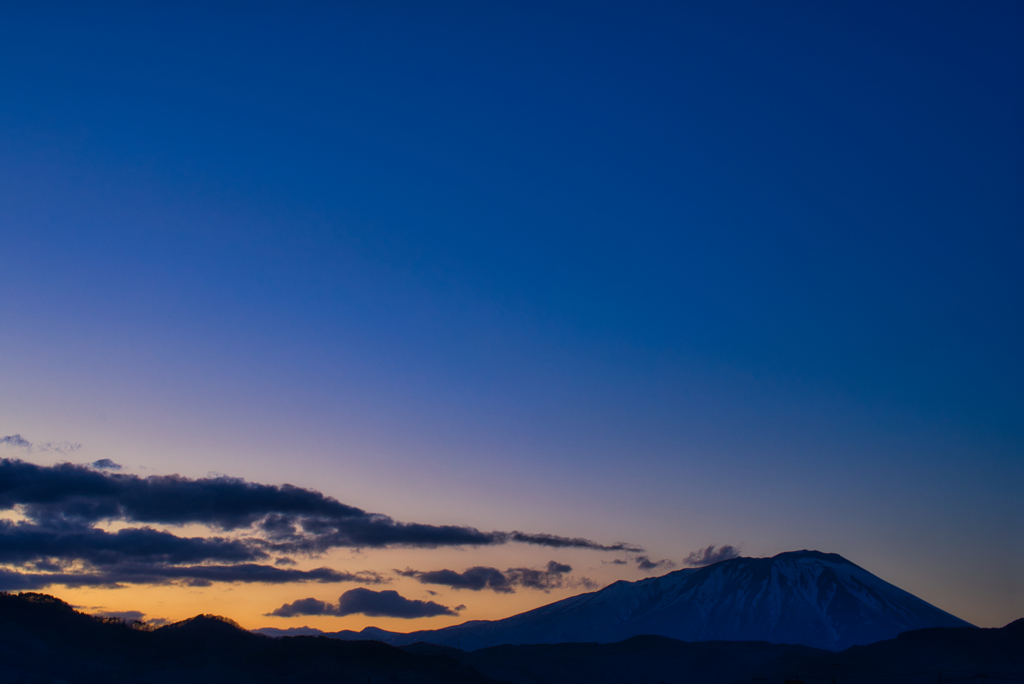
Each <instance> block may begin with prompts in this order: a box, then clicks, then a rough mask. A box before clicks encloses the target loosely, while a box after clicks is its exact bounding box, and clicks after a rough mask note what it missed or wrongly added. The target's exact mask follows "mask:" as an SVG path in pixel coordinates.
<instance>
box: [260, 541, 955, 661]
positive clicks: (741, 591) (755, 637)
mask: <svg viewBox="0 0 1024 684" xmlns="http://www.w3.org/2000/svg"><path fill="white" fill-rule="evenodd" d="M925 627H970V624H969V623H967V622H964V621H963V620H961V619H960V618H958V617H955V616H953V615H950V614H949V613H947V612H945V611H943V610H940V609H939V608H936V607H935V606H933V605H931V604H929V603H927V602H925V601H922V600H921V599H919V598H917V597H916V596H914V595H912V594H910V593H908V592H906V591H904V590H902V589H900V588H898V587H895V586H893V585H892V584H889V583H888V582H886V581H884V580H882V579H880V578H878V577H876V576H875V575H873V574H871V573H870V572H868V571H867V570H865V569H863V568H861V567H860V566H858V565H855V564H854V563H851V562H850V561H848V560H846V559H845V558H843V557H842V556H840V555H839V554H835V553H821V552H820V551H790V552H787V553H780V554H778V555H777V556H773V557H772V558H733V559H731V560H726V561H722V562H720V563H715V564H713V565H708V566H706V567H703V568H688V569H685V570H677V571H675V572H670V573H668V574H667V575H662V576H661V577H651V578H648V579H644V580H640V581H637V582H615V583H614V584H611V585H609V586H607V587H605V588H604V589H601V590H600V591H595V592H591V593H587V594H580V595H578V596H573V597H571V598H567V599H563V600H561V601H556V602H555V603H551V604H548V605H546V606H541V607H540V608H536V609H534V610H531V611H528V612H526V613H520V614H519V615H513V616H512V617H508V618H505V619H503V620H491V621H487V620H477V621H473V622H466V623H463V624H461V625H454V626H452V627H445V628H443V629H437V630H424V631H420V632H412V633H409V634H401V633H397V632H386V631H384V630H381V629H377V628H375V627H367V628H366V629H364V630H363V631H362V632H351V631H344V632H335V633H328V634H325V636H331V637H334V638H336V639H377V640H380V641H383V642H385V643H389V644H393V645H396V646H397V645H403V644H410V643H414V642H416V641H425V642H429V643H433V644H440V645H443V646H454V647H456V648H460V649H464V650H469V651H472V650H476V649H480V648H487V647H489V646H498V645H503V644H557V643H568V642H573V643H579V642H600V643H614V642H618V641H622V640H625V639H628V638H630V637H633V636H640V635H645V634H657V635H660V636H667V637H672V638H673V639H680V640H683V641H768V642H771V643H776V644H802V645H804V646H811V647H814V648H825V649H829V650H833V651H838V650H842V649H844V648H847V647H849V646H852V645H854V644H870V643H874V642H876V641H881V640H883V639H892V638H894V637H895V636H896V635H897V634H900V633H901V632H905V631H907V630H912V629H921V628H925ZM258 631H260V632H262V633H265V634H269V635H272V636H284V635H286V634H289V632H283V631H281V630H272V629H267V630H258Z"/></svg>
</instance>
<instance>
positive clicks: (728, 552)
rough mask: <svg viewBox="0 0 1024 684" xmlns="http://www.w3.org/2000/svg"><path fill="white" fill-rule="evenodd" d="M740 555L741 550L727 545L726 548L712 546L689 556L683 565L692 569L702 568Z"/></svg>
mask: <svg viewBox="0 0 1024 684" xmlns="http://www.w3.org/2000/svg"><path fill="white" fill-rule="evenodd" d="M739 555H740V550H739V549H738V548H736V547H735V546H730V545H729V544H726V545H724V546H717V547H716V546H715V545H714V544H712V545H711V546H708V547H707V548H703V549H697V550H696V551H694V552H693V553H691V554H690V555H689V556H687V557H686V558H684V559H683V565H687V566H689V567H691V568H702V567H704V566H705V565H711V564H712V563H719V562H721V561H724V560H729V559H730V558H736V557H737V556H739Z"/></svg>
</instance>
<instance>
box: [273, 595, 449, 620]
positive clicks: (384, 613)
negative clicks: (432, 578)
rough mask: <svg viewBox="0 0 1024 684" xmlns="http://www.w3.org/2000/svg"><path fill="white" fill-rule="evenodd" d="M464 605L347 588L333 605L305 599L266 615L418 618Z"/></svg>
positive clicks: (287, 604) (442, 612)
mask: <svg viewBox="0 0 1024 684" xmlns="http://www.w3.org/2000/svg"><path fill="white" fill-rule="evenodd" d="M464 608H465V606H458V607H457V608H448V607H447V606H442V605H441V604H439V603H434V602H433V601H419V600H416V599H407V598H405V597H404V596H402V595H401V594H399V593H398V592H397V591H391V590H384V591H373V590H371V589H363V588H358V589H350V590H348V591H346V592H345V593H344V594H342V595H341V596H340V597H339V598H338V603H337V605H334V604H330V603H327V602H325V601H320V600H318V599H315V598H305V599H299V600H298V601H294V602H293V603H286V604H284V605H283V606H281V607H280V608H278V609H277V610H274V611H272V612H270V613H267V615H270V616H276V617H295V616H297V615H335V616H342V615H356V614H361V615H369V616H370V617H395V618H405V619H413V618H421V617H434V616H437V615H458V611H460V610H462V609H464Z"/></svg>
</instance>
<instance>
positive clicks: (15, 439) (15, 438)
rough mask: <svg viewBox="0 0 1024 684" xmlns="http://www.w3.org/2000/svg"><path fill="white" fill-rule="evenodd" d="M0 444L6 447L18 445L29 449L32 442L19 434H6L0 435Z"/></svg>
mask: <svg viewBox="0 0 1024 684" xmlns="http://www.w3.org/2000/svg"><path fill="white" fill-rule="evenodd" d="M0 444H3V445H4V446H8V447H18V448H22V449H31V448H32V442H30V441H28V440H27V439H25V438H24V437H22V436H21V435H7V436H6V437H0Z"/></svg>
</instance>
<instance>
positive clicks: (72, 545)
mask: <svg viewBox="0 0 1024 684" xmlns="http://www.w3.org/2000/svg"><path fill="white" fill-rule="evenodd" d="M14 437H17V436H16V435H12V436H10V437H9V438H5V439H8V442H9V443H12V444H14V443H18V442H17V440H15V439H14ZM18 439H19V440H20V439H21V438H20V437H18ZM23 441H24V440H23ZM117 467H118V466H117V464H116V463H113V462H112V461H110V460H109V459H101V460H99V461H96V462H94V463H93V464H92V465H91V466H84V465H75V464H70V463H61V464H57V465H53V466H39V465H34V464H31V463H26V462H24V461H20V460H17V459H0V511H3V510H17V511H18V513H19V514H20V515H21V516H23V518H24V519H23V520H20V521H18V522H13V521H10V520H3V519H0V564H9V565H11V564H13V565H17V566H19V568H20V570H22V571H24V572H25V575H24V577H22V578H21V579H17V578H15V577H13V576H12V574H11V572H9V571H8V572H7V574H6V575H5V576H4V582H6V583H7V585H8V586H13V587H15V588H17V587H19V586H24V587H25V588H27V587H29V586H31V587H39V586H48V585H49V584H65V585H68V586H72V585H73V586H113V585H122V584H125V583H136V584H137V583H163V582H170V581H181V582H188V583H193V584H195V583H204V582H205V583H209V582H280V581H331V582H346V581H351V582H361V583H380V582H382V581H383V580H382V579H381V578H380V577H379V576H376V575H375V576H372V577H371V576H369V575H367V574H366V573H362V574H360V573H355V574H351V573H345V572H336V571H333V570H328V569H327V568H320V569H318V570H310V571H299V570H294V569H289V570H284V569H282V568H280V567H277V568H275V567H273V566H272V565H269V563H270V562H273V563H274V565H277V566H287V565H288V564H289V563H292V564H294V561H293V560H292V558H291V556H294V555H297V554H300V555H315V554H319V553H323V552H325V551H328V550H330V549H332V548H338V547H347V548H353V549H359V548H366V547H369V548H382V547H412V548H416V547H426V548H431V547H438V546H484V545H497V544H507V543H511V542H520V543H530V544H539V545H543V546H554V547H566V548H589V549H594V550H620V549H623V548H627V547H628V545H625V544H614V545H603V544H600V543H598V542H594V541H590V540H587V539H581V538H570V537H559V536H557V535H550V534H527V533H524V532H518V531H515V532H482V531H480V530H478V529H476V528H473V527H466V526H455V525H425V524H420V523H406V522H399V521H395V520H393V519H392V518H390V517H388V516H386V515H382V514H379V513H369V512H366V511H364V510H362V509H360V508H356V507H354V506H349V505H346V504H344V503H341V502H340V501H338V500H337V499H334V498H331V497H328V496H325V495H323V494H321V493H320V492H317V491H315V490H311V489H303V488H301V487H295V486H292V485H287V484H286V485H280V486H277V485H265V484H258V483H252V482H246V481H245V480H242V479H239V478H231V477H226V476H218V477H208V478H201V479H190V478H185V477H181V476H179V475H153V476H149V477H140V476H138V475H131V474H126V473H120V472H116V469H117ZM104 522H123V523H128V524H129V525H132V526H130V527H127V528H123V529H120V530H118V531H116V532H108V531H106V530H105V529H103V528H101V527H99V526H98V525H100V524H101V523H104ZM188 524H200V525H204V526H206V527H208V528H211V529H212V530H213V531H215V532H216V533H215V534H210V535H208V536H203V537H184V536H178V535H176V534H174V533H172V532H169V531H163V530H157V529H153V528H152V527H149V525H188ZM495 572H497V571H495ZM46 573H52V574H51V575H47V574H46ZM282 573H284V574H282ZM317 573H320V574H317ZM324 573H328V574H324ZM538 573H539V574H538ZM14 574H17V573H14ZM555 574H557V573H555ZM498 575H499V576H500V577H503V578H504V579H502V580H501V582H505V583H506V584H508V583H511V584H510V585H509V586H512V585H514V586H529V587H535V588H540V589H543V590H547V589H548V588H550V587H552V586H556V584H555V583H556V582H557V581H558V580H556V579H555V575H553V574H552V573H551V571H550V569H549V570H546V571H537V570H531V569H529V568H518V569H510V570H508V571H506V573H504V574H502V573H500V572H499V573H498ZM76 577H77V579H76ZM282 578H291V579H282ZM467 581H469V580H467ZM473 581H476V580H473ZM496 581H498V580H496ZM581 581H582V580H581ZM501 582H498V584H495V585H494V586H493V587H492V588H495V590H497V591H500V590H501V589H498V588H497V587H499V586H501Z"/></svg>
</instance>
